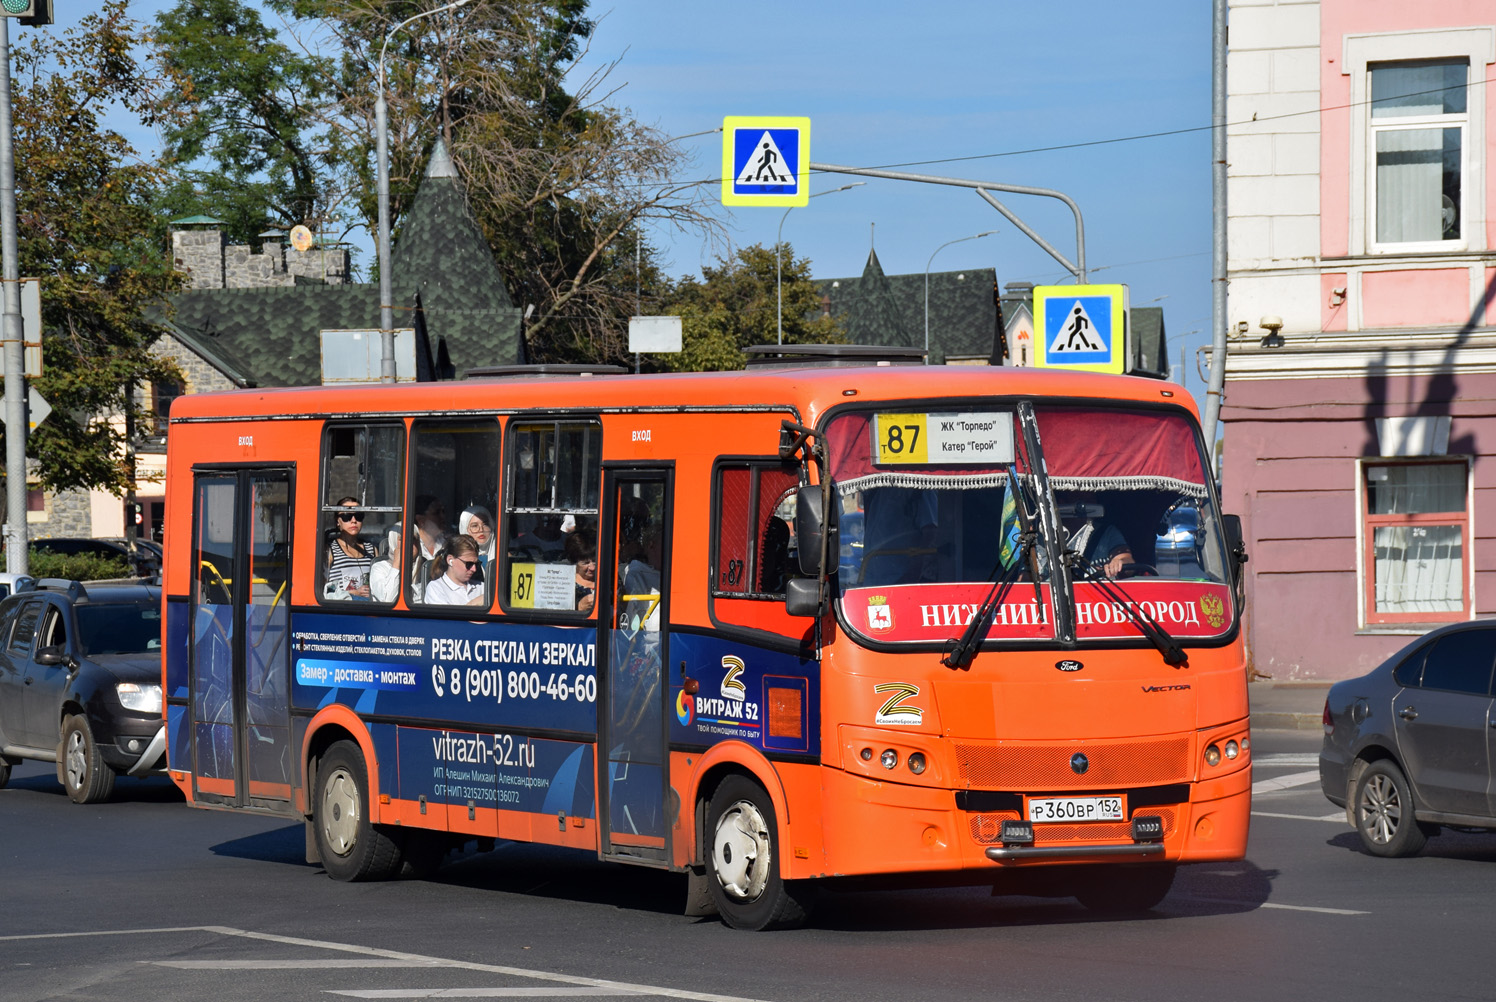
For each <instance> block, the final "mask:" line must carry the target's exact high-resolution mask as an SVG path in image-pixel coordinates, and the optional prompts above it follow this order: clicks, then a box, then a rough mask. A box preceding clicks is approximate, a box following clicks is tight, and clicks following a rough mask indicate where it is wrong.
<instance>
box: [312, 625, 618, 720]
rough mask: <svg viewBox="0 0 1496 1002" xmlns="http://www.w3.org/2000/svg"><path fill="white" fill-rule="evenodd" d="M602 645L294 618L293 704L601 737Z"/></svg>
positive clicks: (525, 631)
mask: <svg viewBox="0 0 1496 1002" xmlns="http://www.w3.org/2000/svg"><path fill="white" fill-rule="evenodd" d="M596 644H597V631H596V629H595V628H594V627H590V626H587V627H566V626H530V625H520V624H515V623H469V622H463V621H457V620H419V619H409V618H397V617H385V616H347V615H340V614H333V613H298V614H297V615H296V616H295V617H294V618H293V620H292V629H291V656H292V671H291V681H292V686H291V699H292V705H293V706H294V707H296V708H297V709H301V710H317V709H321V708H322V707H324V706H329V705H331V704H333V703H341V704H343V705H345V706H348V707H351V708H352V709H354V710H355V711H356V712H358V713H360V714H381V715H385V716H395V717H409V718H416V719H426V720H433V721H453V722H460V723H468V724H474V725H478V726H482V727H492V728H497V729H505V728H509V729H520V730H524V729H544V730H557V731H575V732H577V733H580V734H595V733H596V731H597V672H596V665H597V652H596Z"/></svg>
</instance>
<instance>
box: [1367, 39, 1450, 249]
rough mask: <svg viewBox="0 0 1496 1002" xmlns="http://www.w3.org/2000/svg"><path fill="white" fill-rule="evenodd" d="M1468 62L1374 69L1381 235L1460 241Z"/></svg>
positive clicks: (1389, 239) (1381, 239) (1384, 239)
mask: <svg viewBox="0 0 1496 1002" xmlns="http://www.w3.org/2000/svg"><path fill="white" fill-rule="evenodd" d="M1468 78H1469V66H1468V63H1466V62H1465V61H1463V60H1445V61H1440V62H1428V63H1413V64H1393V65H1383V66H1378V67H1375V68H1373V69H1372V70H1371V124H1372V133H1373V140H1374V144H1375V145H1374V149H1375V157H1376V164H1375V178H1374V181H1375V185H1376V240H1377V242H1378V243H1424V242H1430V241H1441V240H1459V239H1460V237H1461V226H1460V202H1461V197H1460V185H1461V181H1462V178H1461V176H1460V174H1461V168H1462V160H1463V152H1462V151H1463V146H1464V124H1465V119H1466V107H1467V103H1466V92H1465V85H1466V82H1467V80H1468Z"/></svg>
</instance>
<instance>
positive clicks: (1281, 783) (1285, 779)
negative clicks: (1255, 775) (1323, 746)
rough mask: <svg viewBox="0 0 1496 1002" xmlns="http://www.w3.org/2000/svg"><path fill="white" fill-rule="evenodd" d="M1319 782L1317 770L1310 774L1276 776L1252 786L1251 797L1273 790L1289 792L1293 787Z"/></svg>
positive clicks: (1260, 780) (1296, 773)
mask: <svg viewBox="0 0 1496 1002" xmlns="http://www.w3.org/2000/svg"><path fill="white" fill-rule="evenodd" d="M1318 782H1319V770H1318V769H1315V770H1313V771H1311V772H1291V773H1289V774H1288V775H1287V776H1276V777H1274V778H1272V779H1259V780H1258V781H1257V782H1255V783H1253V784H1252V793H1253V795H1256V794H1259V793H1269V792H1271V791H1273V790H1290V789H1293V788H1294V787H1295V786H1308V785H1309V784H1310V783H1318Z"/></svg>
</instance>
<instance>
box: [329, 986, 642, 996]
mask: <svg viewBox="0 0 1496 1002" xmlns="http://www.w3.org/2000/svg"><path fill="white" fill-rule="evenodd" d="M322 994H324V995H347V996H349V997H351V998H356V999H497V998H511V999H512V998H524V999H529V998H581V997H583V996H588V997H592V998H596V997H598V996H606V995H640V994H644V993H642V992H628V991H622V990H615V989H610V988H370V989H366V990H358V991H346V990H343V991H331V990H325V991H323V993H322Z"/></svg>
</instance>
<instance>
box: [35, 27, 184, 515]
mask: <svg viewBox="0 0 1496 1002" xmlns="http://www.w3.org/2000/svg"><path fill="white" fill-rule="evenodd" d="M125 6H126V5H125V2H124V0H108V2H106V3H105V4H104V5H103V8H102V10H100V11H99V12H98V13H96V14H89V15H86V16H85V17H84V18H83V19H82V21H81V22H80V24H79V25H78V27H76V28H74V29H72V30H70V31H68V32H67V34H66V35H64V36H61V37H59V36H57V35H54V34H52V33H50V32H28V33H26V35H25V41H24V42H23V43H22V44H21V45H19V46H17V47H16V48H14V49H13V57H14V67H15V74H14V78H13V88H12V107H13V121H14V130H15V165H16V207H17V222H18V230H19V254H18V263H19V266H20V272H21V274H22V275H25V276H39V277H40V278H41V279H42V325H43V327H44V328H45V340H44V343H45V347H44V365H43V374H42V376H41V378H40V379H37V380H36V381H35V386H36V388H37V390H38V391H39V392H40V393H41V394H42V396H43V397H45V398H46V399H47V401H48V402H49V403H50V404H51V405H52V408H53V411H52V415H51V416H50V417H49V418H48V419H47V420H46V421H45V422H43V423H42V424H41V425H39V426H38V428H37V430H36V432H35V433H34V434H33V435H32V436H31V438H30V441H29V443H28V448H27V454H28V455H29V456H30V457H31V458H32V459H34V460H36V466H35V469H36V472H37V474H38V476H39V479H40V482H41V485H42V487H44V488H46V489H50V490H54V491H61V490H71V489H79V488H100V489H104V490H109V491H112V492H114V493H117V494H123V493H124V492H125V490H126V489H127V488H128V487H129V486H130V483H131V480H132V478H133V471H132V470H129V469H126V468H125V466H124V464H123V463H122V461H121V458H122V457H123V456H124V455H125V450H124V445H125V422H123V421H122V420H120V418H121V417H123V416H124V415H125V414H126V413H127V412H129V413H130V414H131V415H132V416H136V417H139V418H144V414H142V413H140V412H138V411H137V410H136V409H135V407H134V404H133V402H132V399H131V395H130V387H131V386H132V385H136V384H140V383H144V382H149V381H152V380H158V379H179V378H180V374H179V373H178V371H177V369H176V367H175V366H174V365H173V364H171V363H169V362H165V361H163V360H161V359H159V358H157V357H155V356H154V355H153V354H152V353H151V351H150V345H151V343H152V341H153V340H154V339H155V337H156V336H157V334H158V333H159V331H160V328H159V326H158V325H156V324H154V323H152V322H151V321H150V320H149V319H148V311H149V310H150V309H152V308H153V307H158V306H159V305H160V303H161V302H162V300H163V298H164V297H165V295H166V294H167V293H168V292H169V291H170V290H172V289H174V288H176V287H177V285H178V282H179V278H178V276H177V275H175V274H174V273H173V272H172V271H171V269H170V263H169V261H168V260H167V255H165V254H163V253H162V247H163V246H164V245H165V242H166V232H165V228H164V226H163V225H161V220H160V219H159V217H158V216H157V215H156V213H154V212H153V211H152V203H153V201H154V199H155V197H156V195H157V193H158V191H159V186H160V181H161V177H160V174H159V172H158V170H157V169H156V168H155V167H152V166H151V165H149V164H146V163H143V162H142V161H141V159H140V157H139V156H138V154H137V153H136V151H135V150H134V149H133V148H132V147H131V145H130V143H129V142H128V141H127V140H126V139H125V138H124V137H123V136H122V135H120V134H119V133H117V132H115V131H114V130H112V129H109V128H106V127H105V126H104V124H103V122H102V120H101V117H102V116H103V115H104V114H105V112H106V110H107V108H108V106H109V105H110V104H111V103H113V104H117V105H118V106H120V107H123V108H124V109H126V110H128V111H131V112H134V113H136V114H138V115H140V116H141V118H142V120H143V121H144V122H145V123H147V124H153V123H154V122H155V121H156V120H157V119H156V118H155V114H156V112H155V109H156V101H157V97H156V95H157V92H158V90H159V89H160V87H161V86H162V85H163V83H164V81H163V80H162V79H161V78H160V77H159V76H158V75H157V74H155V73H154V72H153V70H152V69H151V67H149V66H145V65H142V64H140V63H139V62H137V60H136V58H135V56H134V52H135V51H136V47H137V46H138V45H140V44H141V43H142V41H143V40H142V36H141V33H140V31H139V26H138V25H136V24H135V23H134V22H133V21H131V20H130V19H129V18H128V17H127V16H126V14H125Z"/></svg>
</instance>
